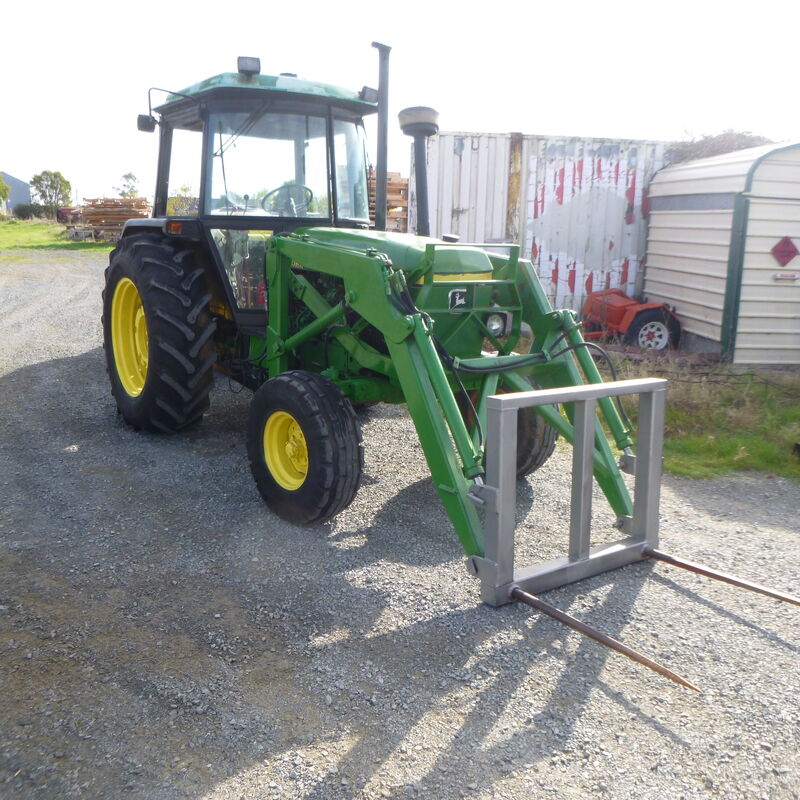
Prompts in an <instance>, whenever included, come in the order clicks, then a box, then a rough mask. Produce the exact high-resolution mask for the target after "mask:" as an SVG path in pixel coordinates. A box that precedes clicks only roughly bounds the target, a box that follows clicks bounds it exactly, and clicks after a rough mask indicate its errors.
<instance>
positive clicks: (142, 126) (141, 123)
mask: <svg viewBox="0 0 800 800" xmlns="http://www.w3.org/2000/svg"><path fill="white" fill-rule="evenodd" d="M157 124H158V123H157V122H156V118H155V117H153V116H151V115H150V114H139V116H138V117H137V119H136V127H137V128H138V129H139V130H140V131H144V132H145V133H152V132H153V131H154V130H155V129H156V125H157Z"/></svg>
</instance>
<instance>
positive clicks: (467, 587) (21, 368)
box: [0, 251, 800, 800]
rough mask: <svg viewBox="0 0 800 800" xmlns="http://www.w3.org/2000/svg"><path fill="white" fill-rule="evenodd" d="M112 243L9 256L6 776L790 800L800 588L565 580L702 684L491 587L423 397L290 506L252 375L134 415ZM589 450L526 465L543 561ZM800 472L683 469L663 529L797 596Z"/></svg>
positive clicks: (122, 789) (138, 784) (797, 785)
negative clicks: (251, 435)
mask: <svg viewBox="0 0 800 800" xmlns="http://www.w3.org/2000/svg"><path fill="white" fill-rule="evenodd" d="M104 261H105V257H104V256H99V255H98V254H96V253H95V254H92V253H65V252H33V251H32V252H28V253H22V252H19V251H18V252H7V253H0V308H2V315H0V337H2V338H1V340H2V342H3V344H2V349H0V652H2V659H1V660H0V748H1V749H0V797H2V798H41V797H45V798H71V797H76V798H77V797H80V798H117V797H126V796H130V797H136V798H153V799H154V800H172V798H208V800H216V799H219V800H228V799H230V800H234V799H235V800H239V799H240V798H246V799H247V800H250V799H251V798H253V800H255V798H258V799H259V800H261V799H262V798H272V797H274V798H295V797H302V798H319V799H322V798H372V797H398V798H400V797H425V798H437V799H438V798H442V799H446V798H457V797H462V796H465V797H475V798H493V797H498V798H499V797H508V798H522V797H530V798H538V797H569V798H573V797H574V798H585V797H589V796H602V797H613V798H630V797H637V798H653V799H654V800H655V798H659V799H661V798H679V797H686V798H694V797H703V798H705V797H708V798H713V797H716V798H743V799H744V798H746V799H747V800H750V799H751V798H762V797H763V798H770V800H775V799H777V798H795V797H798V796H799V795H800V770H798V767H799V766H800V756H799V755H798V754H799V753H800V725H799V724H798V723H799V722H800V719H799V716H800V714H799V712H798V702H797V698H798V696H799V695H800V659H798V641H800V639H799V637H798V634H800V609H797V608H795V607H791V606H788V605H781V604H779V603H777V602H775V601H771V600H767V599H765V598H760V597H756V596H755V595H750V594H747V593H745V592H742V591H738V590H735V589H732V588H729V587H726V586H723V585H719V584H712V583H711V582H709V581H707V580H705V579H701V578H698V577H696V576H692V575H689V574H687V573H682V572H681V573H679V572H678V571H677V570H674V569H670V568H668V567H665V566H661V565H658V566H653V565H652V564H639V565H635V566H632V567H629V568H627V569H625V570H621V571H617V572H616V573H610V574H606V575H604V576H600V577H598V578H595V579H592V580H589V581H586V582H584V583H582V584H579V585H573V586H569V587H565V588H563V589H560V590H558V591H555V592H551V593H549V594H548V595H547V599H549V600H550V601H551V602H553V603H554V604H556V605H558V606H560V607H561V608H564V609H566V610H569V611H571V612H572V613H574V614H575V615H577V616H579V617H581V618H582V619H584V620H586V621H587V622H590V623H591V624H594V625H596V626H598V627H599V628H601V629H602V630H604V631H606V632H608V633H609V634H611V635H613V636H616V637H618V638H621V639H623V640H624V641H626V642H627V643H629V644H631V645H633V646H636V647H640V648H641V649H643V650H644V651H646V652H647V653H648V654H650V655H651V656H652V657H654V658H656V659H658V660H661V661H663V662H664V663H666V664H667V665H668V666H670V667H671V668H673V669H675V670H677V671H678V672H680V673H682V674H684V675H685V676H686V677H688V678H689V679H690V680H692V681H693V682H695V683H697V684H699V685H700V686H701V687H702V688H703V690H704V693H703V694H702V695H699V696H698V695H695V694H694V693H691V692H688V691H685V690H682V689H679V688H678V687H676V686H674V685H672V684H671V683H669V682H668V681H666V680H664V679H662V678H660V677H658V676H655V675H653V674H651V673H649V672H648V671H646V670H644V669H643V668H640V667H637V666H635V665H633V664H631V663H630V662H628V661H627V660H625V659H623V658H621V657H618V656H616V655H610V654H609V653H608V652H607V651H606V650H604V649H603V648H601V647H599V646H598V645H596V644H595V643H593V642H591V641H589V640H586V639H584V638H582V637H580V636H578V635H577V634H573V633H570V632H568V631H567V630H566V629H564V628H562V627H561V626H559V625H558V624H557V623H555V622H552V621H550V620H548V619H545V618H540V617H537V616H535V615H534V614H533V613H532V612H530V611H529V610H528V609H525V608H521V607H505V608H503V609H499V610H492V609H489V608H487V607H485V606H482V605H481V604H480V602H479V598H478V590H477V588H478V587H477V584H476V583H475V582H474V581H473V579H471V578H470V577H469V576H468V575H467V574H466V572H465V571H464V568H463V561H462V558H461V556H460V550H459V548H458V544H457V540H456V537H455V535H454V534H453V533H452V529H451V527H450V525H449V522H448V520H447V518H446V517H445V515H444V513H443V511H442V509H441V507H440V505H439V503H438V500H437V499H436V496H435V493H434V491H433V488H432V486H431V483H430V480H429V478H428V476H427V472H426V469H425V466H424V462H423V460H422V458H421V455H420V453H419V448H418V446H417V444H416V442H415V438H414V435H413V430H412V428H411V425H410V422H409V420H408V419H407V417H406V416H405V413H404V412H403V410H402V409H398V408H387V407H378V408H376V409H372V410H370V411H369V412H367V413H366V414H364V415H363V416H362V424H363V426H364V433H365V441H366V443H367V463H366V477H365V480H364V485H363V487H362V489H361V491H360V493H359V495H358V497H357V498H356V501H355V502H354V504H353V505H352V506H351V507H350V508H349V509H348V510H347V511H346V512H345V513H343V514H342V515H341V516H340V517H339V518H338V519H337V520H336V521H335V522H334V523H332V524H330V525H327V526H323V527H321V528H297V527H294V526H291V525H288V524H286V523H283V522H281V521H279V520H277V519H276V518H275V517H273V516H271V515H270V514H269V513H268V512H267V511H266V509H265V508H264V506H263V504H262V503H261V501H260V498H259V497H258V494H257V492H256V490H255V488H254V485H253V483H252V480H251V477H250V474H249V470H248V468H247V464H246V457H245V445H244V438H243V428H244V425H243V421H244V417H245V414H246V409H247V403H248V400H249V395H248V393H247V392H244V393H241V394H234V393H232V392H231V391H230V390H229V387H228V385H227V382H226V381H225V380H223V379H218V384H217V387H216V388H215V390H214V392H213V396H212V411H211V414H210V415H209V416H208V417H207V418H206V419H205V420H204V421H203V423H202V425H200V426H199V427H197V428H196V429H195V430H192V431H191V432H190V433H188V434H187V435H184V436H179V437H171V438H165V437H154V436H147V435H139V434H136V433H134V432H132V431H131V430H129V429H127V428H126V427H125V426H124V425H123V424H122V423H121V422H120V420H119V418H118V417H117V415H116V414H115V409H114V405H113V402H112V400H111V397H110V394H109V391H108V387H107V382H106V377H105V373H104V364H103V355H102V349H101V339H100V326H99V315H100V303H99V295H100V289H101V284H102V272H103V266H104ZM568 476H569V455H568V453H566V452H559V453H557V455H556V457H554V459H552V461H551V463H549V464H548V465H547V467H546V468H545V469H544V470H542V472H541V473H537V475H536V476H535V477H534V478H533V479H532V480H531V481H530V483H529V484H526V485H524V486H523V487H521V492H520V499H519V513H520V516H523V517H524V521H523V523H522V525H521V527H522V529H523V530H524V531H525V532H526V533H527V536H528V540H529V545H528V550H529V551H532V550H535V551H536V553H537V554H538V555H539V557H541V555H542V554H545V555H546V556H548V557H549V556H550V555H551V554H552V553H553V552H554V548H555V547H556V545H557V543H559V542H561V541H563V539H562V536H561V534H559V535H558V536H557V535H556V533H557V532H558V531H561V532H563V530H564V529H565V525H566V522H565V520H564V514H565V511H566V509H568V507H569V497H568V480H569V477H568ZM798 509H800V487H798V486H797V485H793V484H790V483H789V482H787V481H784V480H781V479H770V478H766V477H758V476H749V477H747V476H745V477H737V478H731V479H725V480H719V481H709V482H689V481H678V480H674V479H668V480H666V481H665V487H664V495H663V500H662V511H663V520H662V539H663V546H664V549H667V550H672V551H675V552H678V553H681V554H683V555H685V556H686V557H687V558H693V559H696V560H699V561H704V562H710V563H712V564H716V565H718V566H719V567H720V568H722V569H727V570H729V571H732V572H737V573H740V574H742V575H743V576H749V577H751V578H752V579H753V580H756V581H759V582H762V583H766V584H769V585H773V586H774V587H776V588H779V589H782V590H784V591H790V592H794V593H795V594H797V593H800V559H799V558H798V541H799V540H800V524H799V523H798Z"/></svg>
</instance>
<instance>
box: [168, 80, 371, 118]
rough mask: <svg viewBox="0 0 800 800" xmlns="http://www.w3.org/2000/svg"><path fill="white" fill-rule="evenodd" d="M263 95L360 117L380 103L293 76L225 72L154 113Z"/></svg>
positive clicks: (173, 97)
mask: <svg viewBox="0 0 800 800" xmlns="http://www.w3.org/2000/svg"><path fill="white" fill-rule="evenodd" d="M261 93H269V94H278V95H285V96H286V97H287V99H288V98H290V97H291V98H292V99H295V100H297V99H304V100H316V101H322V102H325V103H328V104H330V105H335V106H340V107H344V108H348V109H349V110H351V111H356V112H357V113H359V114H372V113H375V112H376V111H377V110H378V104H377V103H371V102H368V101H367V100H365V99H364V98H363V97H362V95H361V93H359V92H354V91H352V90H350V89H342V88H340V87H338V86H331V85H329V84H327V83H316V82H314V81H306V80H302V79H300V78H297V77H295V76H294V75H277V76H274V75H261V74H258V75H245V74H243V73H241V72H223V73H222V74H220V75H214V76H213V77H211V78H206V79H205V80H203V81H200V82H199V83H195V84H193V85H192V86H189V87H187V88H186V89H181V91H179V92H174V93H172V94H170V95H169V96H168V97H167V100H166V102H164V103H162V105H160V106H158V107H157V108H156V109H155V110H156V111H158V112H159V113H161V114H169V113H170V111H172V110H176V111H177V110H178V109H179V108H183V107H185V104H186V102H187V100H195V101H203V100H210V99H211V98H212V97H214V96H217V95H219V96H223V95H224V96H227V97H231V96H238V95H240V94H241V95H242V97H246V96H247V95H250V96H253V95H254V94H256V95H258V94H261Z"/></svg>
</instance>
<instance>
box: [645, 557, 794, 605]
mask: <svg viewBox="0 0 800 800" xmlns="http://www.w3.org/2000/svg"><path fill="white" fill-rule="evenodd" d="M644 555H646V556H649V557H650V558H655V559H658V560H659V561H663V562H664V563H665V564H672V566H673V567H680V568H681V569H686V570H689V572H696V573H697V574H698V575H705V576H706V577H707V578H714V579H715V580H718V581H723V582H724V583H730V584H731V585H732V586H740V587H741V588H742V589H749V590H750V591H751V592H758V593H759V594H764V595H766V596H767V597H773V598H775V599H776V600H784V601H785V602H787V603H793V604H794V605H796V606H800V597H795V596H794V595H793V594H787V593H786V592H778V591H776V590H775V589H770V588H769V587H767V586H761V584H759V583H752V582H751V581H745V580H742V579H741V578H737V577H736V575H729V574H728V573H727V572H720V571H719V570H716V569H709V568H708V567H704V566H703V565H702V564H695V563H694V562H693V561H686V559H683V558H676V557H675V556H673V555H670V554H669V553H664V552H663V551H661V550H654V549H653V548H650V547H646V548H645V549H644Z"/></svg>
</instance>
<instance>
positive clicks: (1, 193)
mask: <svg viewBox="0 0 800 800" xmlns="http://www.w3.org/2000/svg"><path fill="white" fill-rule="evenodd" d="M10 194H11V187H10V186H9V185H8V184H7V183H6V182H5V181H4V180H3V176H2V175H0V203H2V204H3V206H5V204H6V200H8V196H9V195H10Z"/></svg>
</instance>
